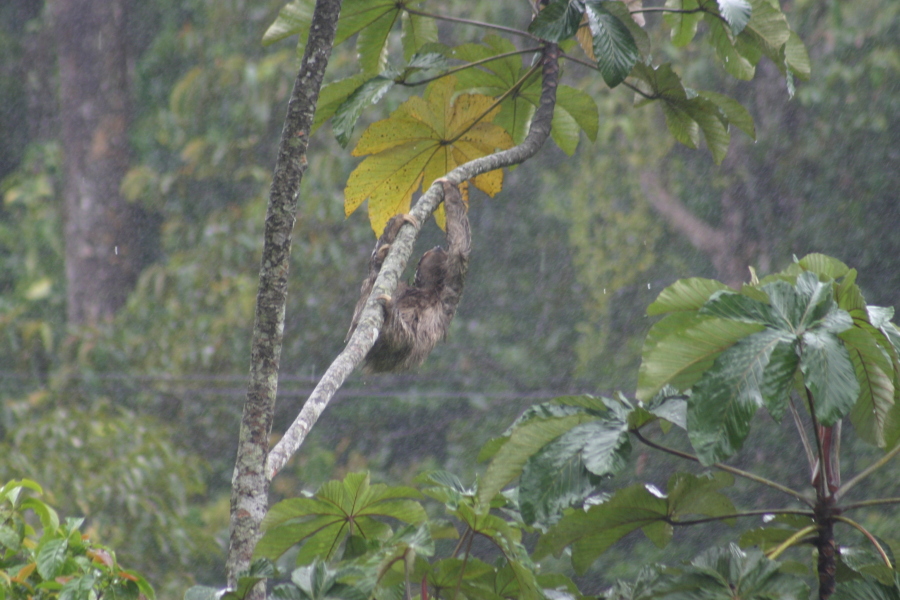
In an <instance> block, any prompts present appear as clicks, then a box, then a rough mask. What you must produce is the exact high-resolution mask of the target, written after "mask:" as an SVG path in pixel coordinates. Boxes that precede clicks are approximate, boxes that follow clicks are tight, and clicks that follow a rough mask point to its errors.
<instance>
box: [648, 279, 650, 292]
mask: <svg viewBox="0 0 900 600" xmlns="http://www.w3.org/2000/svg"><path fill="white" fill-rule="evenodd" d="M647 289H648V290H649V289H650V282H649V281H648V282H647Z"/></svg>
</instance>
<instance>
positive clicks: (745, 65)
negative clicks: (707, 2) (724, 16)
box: [704, 14, 756, 81]
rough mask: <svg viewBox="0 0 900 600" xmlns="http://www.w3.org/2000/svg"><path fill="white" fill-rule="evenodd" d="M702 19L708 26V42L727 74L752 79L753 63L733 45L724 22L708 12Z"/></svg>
mask: <svg viewBox="0 0 900 600" xmlns="http://www.w3.org/2000/svg"><path fill="white" fill-rule="evenodd" d="M704 21H705V22H706V24H707V25H708V26H709V43H710V44H712V46H713V48H715V49H716V55H717V56H718V57H719V61H721V63H722V66H724V67H725V70H726V71H727V72H728V74H729V75H731V76H732V77H735V78H737V79H743V80H744V81H750V80H751V79H753V76H754V75H755V74H756V67H755V66H754V63H752V62H751V61H750V60H748V59H747V57H745V56H744V55H743V54H741V53H740V52H739V51H738V49H737V48H736V47H735V43H734V40H733V38H732V37H731V34H730V33H729V30H728V28H726V27H725V24H724V23H722V21H720V20H719V19H718V18H717V17H715V16H713V15H709V14H707V15H706V16H705V19H704Z"/></svg>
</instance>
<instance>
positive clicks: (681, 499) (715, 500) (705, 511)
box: [666, 471, 736, 518]
mask: <svg viewBox="0 0 900 600" xmlns="http://www.w3.org/2000/svg"><path fill="white" fill-rule="evenodd" d="M732 485H734V478H733V477H732V476H731V475H729V474H728V473H724V472H722V471H717V472H715V473H705V474H703V475H692V474H690V473H675V474H674V475H672V477H670V478H669V481H668V483H667V485H666V491H667V500H668V504H669V509H668V514H669V516H670V517H673V518H678V517H685V516H688V515H705V516H709V517H720V516H724V515H730V514H734V513H735V512H736V510H735V508H734V504H733V503H732V502H731V500H730V499H729V498H728V496H726V495H725V494H722V493H720V492H719V491H718V490H720V489H722V488H723V487H730V486H732Z"/></svg>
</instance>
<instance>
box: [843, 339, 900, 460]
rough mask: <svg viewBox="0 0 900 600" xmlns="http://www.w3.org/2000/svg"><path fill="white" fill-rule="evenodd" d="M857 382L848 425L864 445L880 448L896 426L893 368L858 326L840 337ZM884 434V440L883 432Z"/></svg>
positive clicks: (878, 346)
mask: <svg viewBox="0 0 900 600" xmlns="http://www.w3.org/2000/svg"><path fill="white" fill-rule="evenodd" d="M840 338H841V339H842V340H843V341H844V344H845V345H846V347H847V351H848V352H849V353H850V360H851V361H852V362H853V369H854V371H855V372H856V380H857V381H858V382H859V386H860V393H859V399H858V400H857V401H856V404H854V405H853V410H851V411H850V422H851V423H853V428H854V430H855V431H856V433H857V434H858V435H859V436H860V437H861V438H862V439H863V440H865V441H866V442H869V443H870V444H873V445H875V446H878V447H879V448H884V447H885V446H887V439H890V438H892V437H894V436H895V435H896V434H894V432H895V431H896V430H897V428H898V427H900V421H898V417H900V414H898V407H897V405H896V402H895V396H896V389H895V387H894V377H893V376H892V375H893V365H892V363H891V360H890V357H889V356H887V355H886V353H885V351H884V349H883V348H882V347H881V346H880V345H879V344H878V342H877V341H876V340H875V337H874V336H873V335H872V334H871V333H869V332H868V331H866V330H865V329H863V328H860V327H853V328H851V329H848V330H847V331H845V332H843V333H842V334H840ZM886 432H887V439H886V436H885V433H886Z"/></svg>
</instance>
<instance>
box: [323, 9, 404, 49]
mask: <svg viewBox="0 0 900 600" xmlns="http://www.w3.org/2000/svg"><path fill="white" fill-rule="evenodd" d="M399 14H400V10H399V8H398V6H397V3H396V2H393V1H392V0H354V1H353V2H347V3H346V4H345V5H344V6H342V7H341V17H340V20H339V21H338V28H337V33H336V34H335V36H334V45H335V46H337V45H338V44H342V43H344V42H345V41H346V40H347V39H348V38H350V37H352V36H353V35H356V34H357V33H360V32H361V31H362V30H363V29H365V28H367V27H369V26H371V25H372V24H373V23H375V24H376V25H377V24H379V22H380V21H382V20H387V21H390V22H391V23H393V22H394V20H395V19H396V18H398V17H399ZM380 54H381V50H380V48H379V51H378V55H380Z"/></svg>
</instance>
